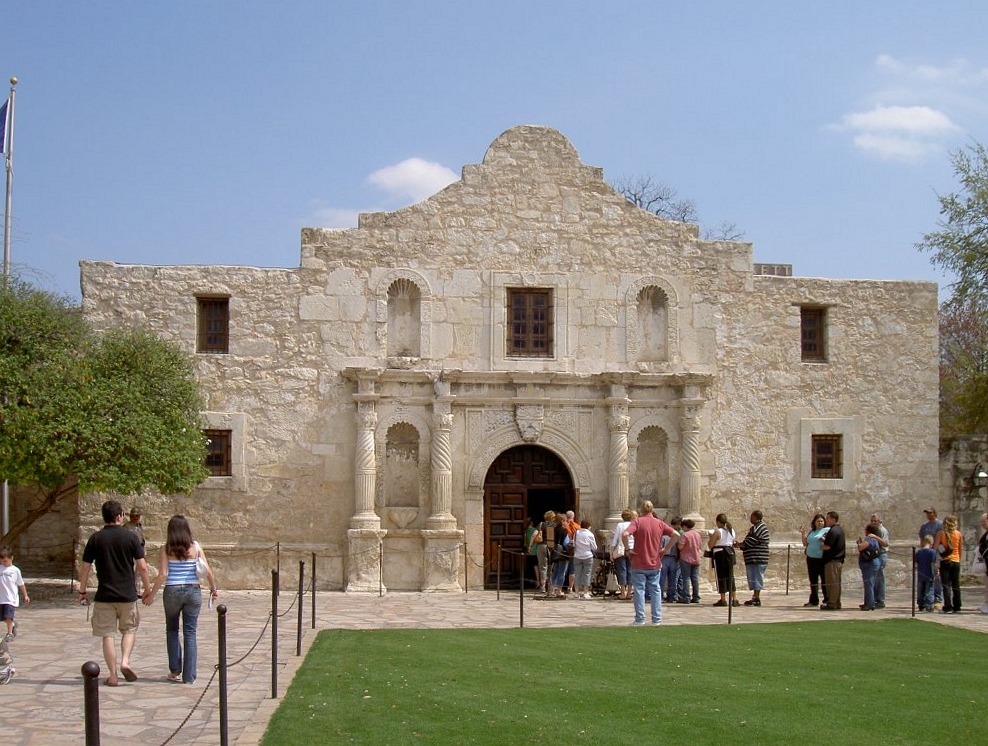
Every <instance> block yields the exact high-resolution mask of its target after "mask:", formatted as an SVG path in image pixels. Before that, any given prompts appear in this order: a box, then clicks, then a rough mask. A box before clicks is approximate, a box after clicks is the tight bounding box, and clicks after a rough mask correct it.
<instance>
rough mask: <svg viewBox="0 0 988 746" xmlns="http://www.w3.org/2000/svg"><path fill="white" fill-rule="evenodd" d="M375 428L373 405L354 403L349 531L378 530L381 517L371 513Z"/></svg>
mask: <svg viewBox="0 0 988 746" xmlns="http://www.w3.org/2000/svg"><path fill="white" fill-rule="evenodd" d="M376 428H377V412H376V411H374V403H373V402H360V403H358V404H357V447H356V450H355V452H354V498H355V506H354V508H355V510H354V513H353V517H352V518H351V519H350V528H362V529H363V528H366V529H379V528H380V527H381V517H380V516H379V515H378V514H377V513H376V512H375V511H374V494H375V491H376V489H377V454H376V453H375V450H374V431H375V429H376Z"/></svg>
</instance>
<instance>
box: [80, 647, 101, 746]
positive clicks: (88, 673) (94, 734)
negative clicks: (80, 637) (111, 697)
mask: <svg viewBox="0 0 988 746" xmlns="http://www.w3.org/2000/svg"><path fill="white" fill-rule="evenodd" d="M82 681H83V684H82V685H83V691H84V694H83V696H84V699H85V704H84V716H85V721H86V746H99V663H97V662H96V661H86V662H85V663H83V664H82Z"/></svg>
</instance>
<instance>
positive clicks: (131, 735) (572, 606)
mask: <svg viewBox="0 0 988 746" xmlns="http://www.w3.org/2000/svg"><path fill="white" fill-rule="evenodd" d="M25 582H26V583H27V587H28V592H29V593H30V594H31V595H32V596H35V600H34V602H33V603H32V604H31V605H29V606H21V607H20V608H19V609H18V611H17V619H18V621H19V625H18V629H19V634H18V636H17V638H16V639H15V640H13V641H12V642H11V643H10V650H11V653H12V655H13V657H14V666H15V668H16V669H17V674H16V675H15V677H14V679H13V680H12V681H11V682H10V684H8V685H7V686H5V687H3V688H2V689H0V694H2V702H3V705H2V707H3V728H2V730H3V732H2V741H3V743H4V744H5V746H63V745H64V746H70V745H72V744H85V730H84V722H85V721H84V709H83V701H84V690H83V678H82V674H81V668H82V665H83V664H84V663H85V662H86V661H90V660H92V661H95V662H97V663H98V664H99V665H100V668H101V671H102V669H104V668H105V664H104V662H103V658H102V652H101V647H100V640H99V638H95V637H92V635H91V633H90V627H89V622H88V621H87V609H86V607H83V606H79V605H77V604H76V603H75V599H76V596H75V594H74V593H73V592H72V591H73V589H72V588H70V586H69V584H68V583H67V582H63V583H61V584H60V585H59V586H58V587H57V588H52V587H49V588H47V589H46V591H47V592H45V593H36V590H37V586H38V585H39V581H32V580H31V579H27V580H26V581H25ZM44 582H48V583H50V581H44ZM856 590H857V589H856V588H855V587H854V586H853V585H851V586H850V587H848V588H846V589H845V593H844V599H845V601H846V605H845V610H843V611H841V612H832V613H827V612H821V611H819V610H816V609H805V608H803V605H802V604H803V602H804V601H805V600H806V597H805V595H804V594H803V592H802V591H798V592H796V591H794V592H793V593H792V594H791V595H789V596H786V595H785V594H784V592H782V591H769V590H767V591H765V592H764V593H763V597H764V605H763V606H761V607H759V608H748V607H740V608H735V609H726V608H715V607H712V606H711V605H710V603H711V602H712V601H713V600H714V598H715V597H713V596H711V595H710V594H708V595H707V597H705V598H704V600H703V603H702V604H698V605H688V606H687V605H671V606H669V605H665V606H664V607H663V625H665V626H676V625H688V624H726V623H727V622H728V612H729V611H730V612H731V621H732V622H733V623H735V624H751V623H766V622H781V621H797V620H798V621H809V620H815V621H832V620H835V619H843V620H847V619H869V620H873V619H883V618H888V617H909V616H910V614H911V611H910V605H909V593H908V591H907V590H902V591H892V592H890V594H889V599H888V601H889V603H888V607H887V608H886V609H883V610H881V611H875V612H867V613H864V612H860V611H859V610H858V608H857V602H858V595H859V594H858V593H857V592H856ZM982 593H983V591H982V589H980V588H969V589H968V588H965V589H964V598H965V603H967V604H968V608H967V609H966V610H965V611H964V612H963V613H961V614H950V615H947V614H921V615H918V616H917V618H918V619H920V620H923V621H926V622H936V623H940V624H948V625H951V626H956V627H963V628H967V629H971V630H975V631H978V632H983V633H988V615H983V614H980V613H979V612H978V608H977V607H978V605H979V604H980V602H981V599H982ZM294 595H295V594H294V593H288V592H285V591H282V593H281V596H280V598H279V617H278V644H277V661H278V663H277V666H276V667H275V668H276V671H277V695H278V697H277V698H273V697H272V692H273V686H274V683H273V675H272V665H271V661H272V657H271V637H272V635H271V629H270V625H268V619H269V616H270V612H271V597H270V593H266V592H260V591H230V592H226V593H222V595H221V597H220V603H221V604H224V605H225V606H226V607H227V614H226V618H227V639H228V644H227V648H228V652H227V660H228V663H230V664H231V667H230V668H229V675H228V686H227V688H228V703H229V707H228V710H229V719H228V728H229V729H228V733H229V743H230V744H235V745H236V746H256V744H258V743H259V742H260V739H261V737H262V735H263V733H264V730H265V728H266V727H267V723H268V720H269V718H270V717H271V714H272V713H273V712H274V710H275V708H276V707H277V705H278V702H279V698H280V697H281V696H283V695H284V693H285V691H286V690H287V688H288V686H289V684H290V683H291V679H292V676H293V675H294V673H295V670H296V669H297V667H298V665H299V663H300V661H301V658H300V657H297V656H296V655H295V652H296V645H297V629H298V626H297V622H298V607H297V606H296V607H291V606H290V605H291V604H292V601H293V599H294ZM746 596H747V594H743V593H739V598H742V599H743V598H746ZM309 604H310V599H309V598H308V597H307V598H306V599H305V603H304V605H303V624H302V632H303V634H302V655H303V656H304V655H305V652H306V651H307V650H308V647H309V645H310V644H311V643H312V641H313V639H314V637H315V631H314V630H313V629H312V627H311V623H312V611H311V606H310V605H309ZM142 609H143V607H142ZM632 617H633V612H632V608H631V604H630V603H629V602H623V601H619V600H617V599H616V598H612V597H609V598H595V599H593V600H589V601H582V600H571V599H566V600H560V601H556V600H536V599H535V597H534V596H533V595H532V594H531V593H527V594H526V596H525V603H524V626H525V627H531V628H547V627H572V626H600V627H607V626H625V625H627V624H628V623H629V622H630V621H631V620H632ZM520 620H521V604H520V603H519V594H518V592H517V591H502V592H501V593H500V598H498V594H497V593H496V592H493V591H483V592H479V591H471V592H469V593H464V594H426V593H388V594H385V595H384V596H377V595H369V594H368V595H364V594H344V593H340V592H324V593H320V594H319V595H318V597H317V599H316V628H317V629H326V628H332V627H335V628H345V629H372V628H385V627H387V628H423V629H424V628H433V629H435V628H462V627H474V628H476V627H489V628H512V627H517V626H519V622H520ZM217 627H218V616H217V614H216V613H215V610H214V611H213V612H209V611H207V610H206V609H203V612H202V616H201V617H200V620H199V671H198V674H199V679H198V681H197V682H196V683H195V684H193V685H183V684H179V683H175V682H172V681H169V680H168V679H167V677H166V674H167V656H166V653H165V633H164V614H163V611H162V607H161V603H160V599H159V600H158V601H157V602H156V603H155V605H154V606H152V607H151V608H150V609H143V613H142V621H141V629H140V632H139V633H138V639H137V645H136V648H135V652H134V656H133V659H132V667H133V668H134V670H135V671H136V673H137V674H138V676H139V679H138V681H136V682H134V683H126V682H125V681H124V680H123V678H122V677H121V679H120V686H119V687H117V688H111V687H107V686H103V685H100V686H99V704H100V734H101V738H102V739H103V742H104V743H108V744H118V743H124V742H126V743H138V742H139V743H141V744H143V745H144V746H158V744H164V743H165V742H166V741H167V742H168V743H170V744H219V743H220V733H219V708H218V690H219V682H218V679H216V678H211V677H212V676H213V672H214V666H215V664H216V660H217V632H218V630H217ZM643 631H644V630H643ZM262 633H263V634H262ZM648 633H652V630H649V631H648ZM654 633H655V634H661V629H657V630H654ZM259 639H260V643H259V644H257V646H256V648H255V647H254V645H255V643H257V642H258V640H259ZM252 648H253V649H252ZM244 656H246V657H244ZM241 658H244V660H243V662H240V663H237V664H236V665H232V664H234V663H235V662H237V661H238V660H240V659H241ZM105 675H106V674H105V671H103V672H102V673H101V677H100V678H101V679H102V678H105ZM200 699H201V701H200ZM186 719H187V722H185V724H184V726H183V727H182V728H181V729H180V730H179V731H178V732H177V733H175V730H176V729H177V728H178V727H179V726H180V725H182V723H183V721H185V720H186ZM173 734H174V735H173ZM169 737H171V740H170V741H169V740H168V739H169Z"/></svg>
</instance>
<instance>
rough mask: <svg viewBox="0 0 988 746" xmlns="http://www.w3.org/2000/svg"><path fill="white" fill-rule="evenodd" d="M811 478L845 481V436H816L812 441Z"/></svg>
mask: <svg viewBox="0 0 988 746" xmlns="http://www.w3.org/2000/svg"><path fill="white" fill-rule="evenodd" d="M810 447H811V454H810V456H811V459H812V462H811V465H810V469H811V476H812V478H813V479H843V477H844V460H843V459H844V453H843V436H841V435H814V436H812V440H811V445H810Z"/></svg>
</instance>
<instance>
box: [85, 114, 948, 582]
mask: <svg viewBox="0 0 988 746" xmlns="http://www.w3.org/2000/svg"><path fill="white" fill-rule="evenodd" d="M301 243H302V246H301V262H300V266H299V267H298V268H295V269H258V268H250V267H217V266H204V267H203V266H195V267H191V266H189V267H146V266H136V265H126V264H115V263H112V262H83V263H82V285H83V299H84V307H85V310H86V314H87V316H88V317H89V318H90V320H91V321H93V322H94V323H95V324H96V325H97V326H100V327H108V326H111V325H115V324H134V325H140V326H146V327H149V328H151V329H153V330H154V331H156V332H158V333H159V334H161V335H163V336H165V337H167V338H169V339H173V340H175V341H177V342H178V343H179V344H181V345H182V346H183V347H184V348H185V349H187V350H189V351H190V352H194V350H195V341H196V300H195V297H196V295H197V294H210V295H228V296H229V298H230V352H229V354H228V355H199V356H197V360H198V362H197V367H198V374H199V376H200V378H201V380H202V384H203V386H204V388H205V391H206V392H207V396H208V403H207V407H208V410H209V412H210V413H211V414H210V416H211V417H213V418H220V417H221V416H223V415H224V414H227V415H235V416H236V417H237V418H238V419H237V420H236V422H237V423H239V424H237V425H236V429H234V435H235V440H234V442H235V443H240V445H241V448H239V449H235V451H236V453H235V457H234V476H233V477H230V478H226V477H219V478H214V479H210V480H208V481H207V483H206V484H204V485H203V487H202V488H201V489H199V490H198V491H197V492H196V493H195V494H194V495H193V496H192V497H189V498H182V497H162V496H158V497H155V498H154V501H153V505H154V507H155V508H156V509H157V511H158V512H157V514H156V515H149V513H150V512H151V511H150V510H149V509H148V508H147V507H146V508H145V521H146V522H147V523H149V524H150V525H149V537H150V538H152V539H153V540H160V539H161V538H163V531H164V525H165V523H166V520H167V517H168V516H169V515H170V514H171V513H173V512H184V513H186V515H188V516H189V517H190V518H191V519H192V521H193V525H194V527H195V529H196V531H197V534H198V536H199V537H200V538H201V539H203V540H204V543H205V544H206V546H207V548H208V547H209V545H210V544H211V543H212V544H214V545H216V546H223V547H237V546H244V547H245V548H246V547H255V546H259V545H263V544H265V543H267V542H277V541H281V542H284V543H285V544H286V545H289V546H296V545H297V546H306V547H318V548H319V549H318V551H319V553H320V555H321V556H325V557H326V563H327V565H328V566H330V567H332V568H333V570H332V575H330V574H328V573H327V572H326V571H320V581H321V583H325V584H327V586H329V587H336V588H340V587H349V588H351V589H355V590H356V589H359V590H368V589H370V587H371V586H373V589H374V590H376V588H377V582H378V580H377V578H378V574H377V573H378V569H377V567H376V566H375V564H374V563H376V562H378V561H379V555H378V554H376V553H375V552H376V550H375V548H374V547H375V546H376V545H377V543H378V541H379V539H378V537H380V542H381V545H382V546H383V557H384V560H383V561H384V563H385V566H384V576H385V578H386V581H387V585H388V587H390V588H394V589H404V588H408V589H423V588H429V589H436V590H440V589H443V590H451V589H455V588H459V587H462V583H463V577H464V576H467V577H469V581H468V582H469V583H470V585H472V586H476V585H478V584H481V583H483V582H484V577H483V573H482V572H480V571H478V569H477V568H483V567H490V563H491V557H490V555H489V550H488V548H487V547H488V545H487V543H486V542H487V540H488V538H489V536H488V533H487V531H488V529H489V523H488V517H487V514H486V512H485V491H484V488H485V475H486V474H487V470H488V468H489V467H490V465H491V464H492V463H493V462H494V460H495V459H496V458H497V457H498V455H499V454H501V453H503V452H504V451H505V450H506V449H509V448H512V447H515V446H518V445H523V444H525V443H526V442H531V443H534V444H535V445H537V446H540V447H543V448H547V449H549V450H551V451H552V452H553V453H554V454H556V455H557V456H558V457H559V458H560V459H561V460H562V461H563V463H564V464H565V465H566V467H567V469H568V470H569V473H570V476H571V480H572V485H573V487H574V489H575V490H578V493H579V510H580V512H581V513H582V514H584V515H586V516H589V517H590V518H591V520H592V521H593V523H594V525H595V526H596V527H605V528H606V527H607V526H610V525H613V522H614V521H615V520H616V515H617V513H618V512H619V511H620V508H621V507H623V506H625V505H627V504H629V503H631V504H637V503H638V502H639V500H640V498H641V497H642V496H644V495H652V497H653V499H654V501H655V502H656V503H657V505H659V506H660V508H661V509H662V510H667V511H669V512H689V511H693V512H695V518H696V519H697V520H701V521H702V520H703V519H704V518H705V519H706V521H707V524H708V525H709V523H710V522H711V520H712V517H713V515H715V514H716V513H719V512H725V513H727V514H728V515H729V516H730V517H731V518H732V520H734V521H735V523H737V524H738V525H741V524H743V523H744V519H745V517H746V516H747V513H748V512H749V511H750V510H751V509H753V508H755V507H758V508H761V509H762V510H764V512H765V514H766V520H767V522H768V523H769V524H770V526H771V527H772V530H773V539H774V540H776V541H786V536H787V535H788V536H791V537H792V540H793V541H794V542H796V541H798V537H797V534H796V529H797V527H798V526H799V525H800V524H801V523H805V522H807V520H808V518H809V515H810V514H811V513H812V512H815V511H817V510H821V509H830V508H833V509H837V510H839V511H840V512H841V514H842V516H844V519H843V520H842V522H843V523H845V524H846V525H850V526H855V527H856V526H857V524H861V525H863V522H864V521H865V520H866V519H867V517H868V515H869V514H870V513H871V512H872V511H873V510H877V511H879V512H881V513H883V515H884V516H885V522H886V525H887V526H888V527H889V529H890V531H892V534H893V536H906V535H907V534H910V533H913V532H914V525H913V524H915V523H916V522H917V516H918V515H920V511H921V507H922V505H923V504H928V503H929V502H930V501H932V500H934V498H935V496H936V495H937V490H938V463H937V390H938V379H937V375H938V370H937V316H936V314H937V288H936V285H935V284H933V283H919V282H878V281H870V280H867V281H866V280H861V281H850V280H828V279H816V278H805V277H786V276H761V275H755V274H754V267H753V263H752V247H751V245H750V244H747V243H735V242H723V241H718V242H707V241H703V240H700V239H699V237H698V230H697V228H696V227H695V226H690V225H684V224H679V223H675V222H670V221H665V220H661V219H659V218H656V217H655V216H653V215H650V214H648V213H646V212H644V211H642V210H639V209H638V208H636V207H634V206H633V205H631V204H630V203H629V202H628V201H627V200H625V199H624V198H623V197H622V196H621V195H620V194H618V193H616V192H615V191H613V190H612V189H611V188H610V187H609V186H608V185H607V184H606V183H605V182H604V180H603V175H602V173H601V171H600V169H598V168H593V167H590V166H586V165H584V164H582V163H581V162H580V160H579V157H578V155H577V153H576V150H575V149H574V148H573V146H572V144H570V143H569V141H568V140H566V138H564V137H563V136H562V135H561V134H560V133H558V132H556V131H554V130H551V129H547V128H542V127H529V126H526V127H516V128H513V129H511V130H508V131H507V132H505V133H504V134H502V135H501V136H500V137H498V138H497V140H495V141H494V143H493V144H492V145H491V146H490V148H489V149H488V151H487V154H486V156H485V158H484V161H483V162H482V163H480V164H477V165H469V166H466V167H465V168H464V170H463V179H462V180H461V181H459V182H456V183H454V184H452V185H450V186H449V187H447V188H446V189H444V190H443V191H441V192H440V193H438V194H436V195H434V196H433V197H431V198H429V199H427V200H425V201H424V202H422V203H420V204H417V205H413V206H411V207H408V208H405V209H403V210H399V211H397V212H394V213H377V214H369V215H362V216H361V218H360V222H359V227H358V228H355V229H352V230H342V231H341V230H326V229H320V228H307V229H305V230H303V231H302V241H301ZM862 248H863V249H864V248H866V247H862ZM778 259H780V260H785V259H787V257H778ZM398 282H400V283H410V286H409V285H407V284H406V285H405V287H412V289H413V291H414V293H413V296H412V297H413V301H411V302H413V303H417V304H418V305H417V306H416V309H417V313H418V318H419V323H418V326H419V337H418V339H413V340H411V342H414V343H417V344H413V345H411V346H409V344H408V342H409V340H405V341H404V343H403V344H402V348H401V350H396V351H391V352H389V347H388V345H389V339H388V335H389V328H393V329H394V330H407V329H408V328H409V327H408V325H407V323H405V324H402V323H399V324H392V325H391V327H389V320H392V321H393V319H391V318H390V317H389V314H391V313H392V309H393V306H389V289H390V288H392V287H393V286H395V285H394V284H395V283H398ZM511 288H549V289H551V290H552V293H553V306H554V325H553V329H554V337H553V354H552V355H551V357H514V356H511V355H509V354H507V345H506V341H505V340H506V335H507V334H508V333H509V330H510V327H511V319H510V316H509V314H508V310H507V309H506V308H505V303H506V297H507V296H506V293H507V290H508V289H511ZM801 306H821V307H825V308H826V309H827V327H826V338H827V352H828V354H827V359H826V362H822V363H806V362H803V361H802V359H801V337H800V307H801ZM650 319H651V321H650ZM406 321H407V319H406ZM650 324H651V326H650ZM395 333H397V331H396V332H395ZM392 343H393V344H394V340H392ZM407 349H415V352H416V353H417V354H414V355H409V354H407ZM519 406H522V407H527V409H524V412H525V416H526V418H527V419H526V421H525V428H524V429H519V426H518V422H517V421H516V413H517V412H518V411H519V410H518V409H517V408H518V407H519ZM532 407H535V408H534V409H533V408H532ZM358 409H359V412H360V413H361V417H364V419H363V420H361V421H358V418H357V417H356V415H357V413H358ZM540 413H541V414H540ZM370 414H372V415H373V418H372V419H366V417H367V416H369V415H370ZM437 417H448V418H449V419H448V421H447V420H441V421H440V420H436V419H434V418H437ZM361 422H364V424H361ZM439 422H441V423H442V424H441V425H440V424H437V423H439ZM402 423H405V424H407V425H410V426H411V427H413V428H414V429H415V430H416V431H417V432H418V436H419V439H420V441H419V449H418V452H417V455H416V456H414V458H416V459H417V461H416V462H415V464H409V463H407V460H408V459H409V458H412V457H411V456H408V455H407V454H406V455H403V456H402V458H404V459H405V460H406V463H404V465H403V466H402V470H401V472H400V476H399V477H395V478H394V479H393V480H392V482H390V483H389V482H388V481H387V480H388V479H389V477H388V474H389V473H392V472H389V466H388V463H387V452H388V451H387V448H386V445H387V443H388V432H389V429H390V428H392V427H395V426H397V425H401V424H402ZM362 427H367V428H369V429H368V430H367V431H366V438H364V439H362V438H361V428H362ZM612 428H615V429H613V430H612ZM394 432H398V431H394ZM442 432H446V433H448V434H447V435H441V433H442ZM821 432H833V433H838V434H841V435H842V437H843V442H844V466H845V468H844V477H843V478H842V479H840V480H819V479H812V478H810V476H809V473H808V469H809V461H808V459H809V454H808V450H807V449H808V443H809V439H810V438H811V437H812V435H813V434H815V433H821ZM523 433H527V434H528V435H530V436H531V440H528V441H526V438H525V437H523ZM526 437H528V436H526ZM238 439H239V440H238ZM447 439H448V442H447ZM640 439H641V440H640ZM641 444H647V445H642V446H641V447H642V448H643V451H642V452H643V453H648V454H658V455H654V456H653V455H650V456H648V461H649V463H639V462H638V450H639V447H640V445H641ZM625 445H626V448H625V447H624V446H625ZM436 447H439V448H441V449H443V450H442V453H441V455H442V456H443V458H440V460H439V466H440V467H441V468H443V469H445V468H447V467H448V470H449V472H448V473H449V477H448V479H446V478H443V479H433V478H432V471H433V470H434V469H436V468H439V467H437V461H436V458H435V455H434V454H433V449H435V448H436ZM445 449H448V462H447V461H446V460H445V454H446V450H445ZM657 449H659V450H657ZM663 449H664V450H663ZM416 468H417V469H418V472H417V473H418V475H419V479H418V480H417V481H416V480H415V479H413V478H411V477H410V476H409V475H411V474H414V473H416V472H415V469H416ZM618 472H620V474H618ZM657 472H661V473H657ZM358 476H359V478H358ZM386 484H392V485H394V484H400V485H402V487H401V489H402V490H403V492H402V494H401V495H400V496H398V497H396V498H395V502H394V505H393V507H395V508H398V509H399V510H397V511H391V512H389V511H388V507H389V504H388V500H389V499H390V498H389V497H388V494H390V492H389V491H391V492H393V490H392V488H390V487H389V488H386V487H385V485H386ZM359 485H363V486H359ZM368 485H369V486H368ZM362 490H369V492H362ZM361 501H367V502H368V510H367V511H365V510H364V509H363V508H361V507H360V505H361V504H362V503H361ZM444 501H447V502H448V503H449V505H450V512H451V515H452V516H453V518H454V519H455V521H456V526H455V530H456V531H459V532H462V536H463V541H465V543H466V563H467V567H466V568H464V567H462V566H461V565H462V562H463V560H462V559H461V558H459V555H456V556H457V560H456V561H455V562H454V561H452V560H450V561H448V562H445V561H444V562H438V561H430V560H429V559H428V556H429V553H430V552H433V553H435V551H436V550H437V548H440V549H442V550H443V551H446V549H448V547H449V546H451V542H454V543H455V541H456V539H455V538H452V536H451V535H450V534H449V531H448V530H445V529H444V532H442V533H441V534H438V533H433V534H430V533H428V532H429V528H428V525H427V521H428V518H429V516H430V515H432V513H433V508H434V506H435V505H436V504H437V503H443V502H444ZM415 504H417V505H418V507H419V510H418V511H417V512H415V513H414V514H413V513H412V512H409V511H408V510H406V509H407V508H411V507H414V505H415ZM81 511H82V514H83V522H84V523H95V522H96V520H95V516H96V515H97V514H98V502H97V501H95V500H92V499H89V500H87V499H83V500H82V501H81ZM358 514H359V519H357V518H355V516H357V515H358ZM399 524H405V525H399ZM852 530H853V529H852ZM375 532H377V533H375ZM231 557H232V555H231ZM231 564H232V559H231ZM246 564H250V563H245V565H246ZM465 571H466V572H465ZM265 580H266V579H265V577H264V573H263V572H261V571H257V570H256V568H255V569H253V570H251V571H250V572H246V573H245V572H238V573H237V581H236V582H237V583H238V584H239V585H264V582H265Z"/></svg>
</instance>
